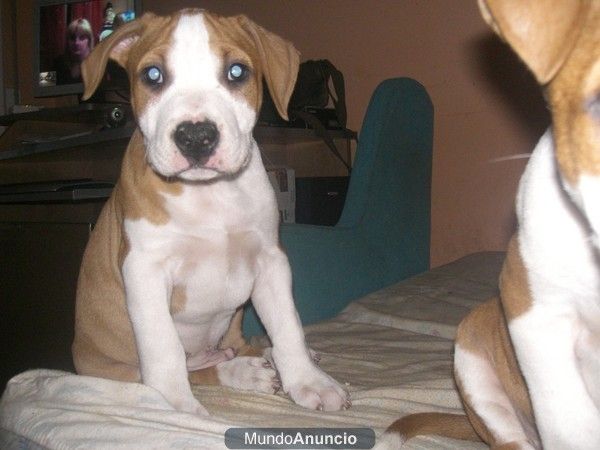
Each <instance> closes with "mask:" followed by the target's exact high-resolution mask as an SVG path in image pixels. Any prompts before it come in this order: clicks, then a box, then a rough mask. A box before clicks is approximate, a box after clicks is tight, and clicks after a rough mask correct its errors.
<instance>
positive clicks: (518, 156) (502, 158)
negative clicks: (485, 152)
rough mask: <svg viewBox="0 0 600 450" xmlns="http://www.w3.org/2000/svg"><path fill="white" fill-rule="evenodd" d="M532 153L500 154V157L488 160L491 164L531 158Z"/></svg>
mask: <svg viewBox="0 0 600 450" xmlns="http://www.w3.org/2000/svg"><path fill="white" fill-rule="evenodd" d="M530 156H531V153H517V154H516V155H508V156H500V157H499V158H492V159H490V160H489V161H488V163H489V164H495V163H499V162H505V161H513V160H515V159H529V157H530Z"/></svg>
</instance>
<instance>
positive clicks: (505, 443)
mask: <svg viewBox="0 0 600 450" xmlns="http://www.w3.org/2000/svg"><path fill="white" fill-rule="evenodd" d="M497 320H503V316H502V312H501V309H500V303H499V300H498V299H492V300H490V301H488V302H486V303H484V304H482V305H480V306H479V307H477V308H476V309H475V310H473V311H472V312H471V314H470V315H469V316H467V317H466V318H465V319H464V320H463V322H462V323H461V324H460V326H459V329H458V331H457V341H456V342H457V343H456V346H455V352H454V376H455V379H456V384H457V386H458V389H459V390H460V393H461V397H462V399H463V403H464V407H465V410H466V412H467V415H468V416H469V420H470V422H471V424H472V425H473V427H474V428H475V430H476V432H477V434H479V436H481V437H482V438H483V440H484V441H485V442H486V443H488V444H489V445H490V447H491V448H493V449H500V448H502V449H523V450H525V449H536V448H541V446H540V444H539V439H538V437H537V433H536V432H535V428H534V426H533V418H532V413H531V406H530V404H529V403H528V397H527V392H526V391H525V384H524V381H523V380H522V378H521V379H520V380H518V379H516V378H515V377H514V376H513V377H511V376H510V375H509V373H511V370H512V369H510V367H515V366H513V364H514V365H516V359H515V358H514V353H511V352H509V353H506V351H504V350H505V349H509V350H510V349H512V346H511V345H510V339H509V337H508V333H507V332H506V327H504V326H498V325H497V324H495V325H494V324H493V322H494V321H497ZM479 330H484V332H480V331H479ZM492 330H494V331H498V332H497V333H494V332H493V331H492ZM500 342H503V344H504V345H501V344H500ZM499 371H500V372H502V377H499V375H498V372H499ZM517 371H518V369H517ZM501 378H502V379H503V380H506V383H510V386H508V385H504V384H503V382H502V380H501ZM509 392H510V394H509Z"/></svg>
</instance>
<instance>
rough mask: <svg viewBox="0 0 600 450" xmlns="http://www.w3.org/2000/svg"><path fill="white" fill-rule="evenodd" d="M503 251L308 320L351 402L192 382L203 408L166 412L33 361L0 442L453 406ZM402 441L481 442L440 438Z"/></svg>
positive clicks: (1, 414) (456, 407)
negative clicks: (474, 324) (324, 402)
mask: <svg viewBox="0 0 600 450" xmlns="http://www.w3.org/2000/svg"><path fill="white" fill-rule="evenodd" d="M502 258H503V254H501V253H491V252H487V253H478V254H474V255H470V256H467V257H465V258H463V259H461V260H459V261H456V262H454V263H452V264H449V265H446V266H443V267H440V268H437V269H434V270H432V271H430V272H427V273H425V274H422V275H419V276H416V277H414V278H412V279H410V280H407V281H404V282H401V283H399V284H396V285H394V286H391V287H388V288H386V289H383V290H381V291H379V292H376V293H373V294H371V295H368V296H366V297H364V298H362V299H360V300H357V301H356V302H354V303H352V304H350V305H349V306H348V307H347V308H346V309H345V310H344V311H343V312H342V313H341V314H339V315H338V316H337V317H336V318H334V319H332V320H328V321H326V322H322V323H319V324H316V325H311V326H307V327H306V336H307V339H308V341H309V344H310V346H311V347H312V348H313V349H315V350H316V351H318V352H319V353H320V354H321V357H322V358H321V366H322V367H324V368H325V370H326V371H327V372H328V373H330V374H331V375H332V376H334V377H335V378H336V379H337V380H339V381H340V382H342V383H345V384H346V386H347V387H348V389H349V390H350V392H351V395H352V403H353V406H352V408H351V409H350V410H348V411H341V412H335V413H324V412H318V411H309V410H306V409H303V408H301V407H299V406H297V405H295V404H293V403H292V402H291V401H290V400H289V399H288V398H287V397H286V396H285V395H263V394H253V393H248V392H240V391H235V390H232V389H227V388H223V387H196V388H195V389H194V392H195V394H196V396H197V397H198V399H199V400H200V401H201V402H202V404H203V405H204V406H205V407H206V408H207V409H208V410H209V412H210V414H211V416H210V417H208V418H207V417H198V416H193V415H189V414H185V413H179V412H176V411H173V410H172V409H171V408H170V407H169V405H168V404H167V403H166V402H165V400H164V399H163V398H162V397H161V395H160V394H159V393H158V392H156V391H154V390H153V389H151V388H149V387H146V386H143V385H141V384H129V383H119V382H114V381H108V380H101V379H96V378H91V377H82V376H77V375H73V374H69V373H64V372H56V371H47V370H34V371H29V372H25V373H23V374H20V375H18V376H17V377H15V378H13V379H12V380H11V381H10V383H9V384H8V386H7V389H6V391H5V392H4V394H3V396H2V399H1V401H0V433H1V436H0V448H20V449H28V448H29V449H38V448H53V449H55V448H56V449H73V448H93V449H111V450H115V449H132V448H136V449H137V448H140V449H153V448H157V449H167V448H168V449H180V448H186V449H188V448H189V449H216V448H225V444H224V439H223V436H224V433H225V431H226V430H227V429H228V428H230V427H369V428H372V429H373V430H374V431H375V433H376V434H377V435H379V434H381V433H382V432H383V430H384V429H385V427H386V426H387V425H389V424H390V423H391V422H392V421H394V420H395V419H396V418H398V417H399V416H401V415H404V414H407V413H412V412H420V411H433V410H436V411H448V412H455V413H458V412H461V411H462V409H461V405H460V400H459V398H458V395H457V393H456V390H455V387H454V383H453V380H452V373H451V370H452V348H453V347H452V345H453V342H452V339H453V337H454V333H455V329H456V325H457V324H458V322H459V321H460V319H461V318H462V317H463V316H464V315H465V314H466V313H467V311H468V310H469V309H470V308H472V307H473V306H474V305H476V304H477V303H479V302H481V301H483V300H485V299H486V298H488V297H490V296H492V295H495V293H496V292H497V276H498V273H499V270H500V266H501V263H502ZM405 448H408V449H423V448H427V449H442V448H444V449H445V448H457V449H470V448H485V447H484V446H483V445H482V444H478V443H466V442H460V441H452V440H449V439H443V438H440V437H424V438H421V437H419V438H416V439H413V440H411V441H409V443H408V444H407V445H406V446H405Z"/></svg>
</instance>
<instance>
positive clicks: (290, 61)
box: [236, 16, 300, 120]
mask: <svg viewBox="0 0 600 450" xmlns="http://www.w3.org/2000/svg"><path fill="white" fill-rule="evenodd" d="M236 19H237V20H238V22H239V24H240V26H241V27H242V28H243V29H244V30H246V32H248V33H249V35H250V36H251V37H252V39H253V40H254V44H255V45H256V49H257V51H258V55H259V58H260V62H261V65H262V69H263V76H264V78H265V80H266V82H267V87H268V88H269V92H270V93H271V97H272V98H273V103H274V104H275V107H276V108H277V112H278V113H279V115H280V116H281V117H283V118H284V119H285V120H288V111H287V110H288V103H289V101H290V97H291V96H292V92H293V91H294V86H295V85H296V78H297V77H298V66H299V64H300V54H299V52H298V50H296V49H295V48H294V46H293V45H292V44H291V43H290V42H288V41H286V40H285V39H282V38H280V37H279V36H277V35H275V34H273V33H271V32H269V31H267V30H265V29H264V28H262V27H261V26H259V25H257V24H256V23H254V22H252V21H251V20H250V19H248V18H247V17H245V16H237V17H236Z"/></svg>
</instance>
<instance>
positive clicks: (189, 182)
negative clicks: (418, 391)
mask: <svg viewBox="0 0 600 450" xmlns="http://www.w3.org/2000/svg"><path fill="white" fill-rule="evenodd" d="M109 58H110V59H113V60H114V61H116V62H117V63H118V64H119V65H121V66H122V67H124V68H125V69H126V70H127V72H128V75H129V80H130V85H131V104H132V107H133V110H134V113H135V118H136V121H137V125H138V127H137V129H136V130H135V132H134V135H133V137H132V139H131V141H130V143H129V146H128V147H127V150H126V152H125V156H124V160H123V165H122V169H121V175H120V178H119V181H118V183H117V185H116V186H115V189H114V191H113V194H112V196H111V197H110V199H109V200H108V202H107V203H106V205H105V207H104V209H103V210H102V213H101V214H100V217H99V219H98V222H97V225H96V227H95V229H94V231H93V233H92V235H91V238H90V241H89V243H88V246H87V248H86V251H85V254H84V257H83V263H82V266H81V272H80V276H79V283H78V289H77V307H76V327H75V328H76V329H75V339H74V343H73V357H74V362H75V367H76V369H77V371H78V373H80V374H85V375H93V376H99V377H105V378H111V379H116V380H126V381H138V382H139V381H141V382H143V383H144V384H146V385H148V386H151V387H153V388H155V389H157V390H158V391H160V392H161V394H162V395H163V396H164V397H165V398H166V399H167V400H168V401H169V403H170V404H171V405H172V406H173V407H174V408H176V409H178V410H181V411H187V412H192V413H201V414H202V413H206V410H205V409H204V407H203V406H202V405H201V404H200V403H199V402H198V401H197V400H196V399H195V398H194V396H193V394H192V390H191V386H190V382H191V383H220V384H223V385H227V386H231V387H235V388H240V389H247V390H255V391H260V392H274V391H276V390H277V389H278V388H279V387H280V386H281V387H282V388H283V390H284V391H285V392H286V393H288V394H289V396H290V397H291V398H292V399H293V400H294V401H295V402H296V403H298V404H300V405H302V406H305V407H307V408H314V409H323V410H339V409H342V408H347V407H348V406H349V405H350V403H349V398H348V393H347V392H346V391H345V390H344V389H343V388H342V387H341V386H340V385H339V384H338V383H337V382H336V381H335V380H333V379H332V378H331V377H330V376H328V375H327V374H325V373H324V372H323V371H322V370H321V369H320V368H319V367H318V366H317V365H316V364H315V363H314V361H313V360H312V358H311V353H310V350H309V348H308V347H307V345H306V342H305V338H304V334H303V331H302V328H301V323H300V320H299V317H298V314H297V312H296V309H295V307H294V300H293V298H292V280H291V273H290V266H289V263H288V260H287V257H286V255H285V254H284V252H283V251H282V249H281V247H280V244H279V237H278V236H279V235H278V226H279V215H278V210H277V204H276V200H275V194H274V192H273V190H272V188H271V185H270V183H269V180H268V178H267V174H266V172H265V169H264V167H263V165H262V162H261V156H260V153H259V149H258V147H257V145H256V142H255V140H254V138H253V136H252V130H253V127H254V125H255V123H256V120H257V114H258V111H259V108H260V105H261V100H262V79H263V77H264V79H265V80H266V83H267V85H268V88H269V90H270V92H271V95H272V97H273V99H274V102H275V105H276V107H277V109H278V111H279V113H280V114H281V115H282V116H283V117H284V118H287V104H288V101H289V98H290V95H291V93H292V91H293V88H294V84H295V80H296V74H297V71H298V63H299V57H298V53H297V51H296V50H295V49H294V47H293V46H292V45H291V44H290V43H288V42H287V41H285V40H283V39H281V38H279V37H278V36H275V35H274V34H272V33H270V32H268V31H266V30H264V29H263V28H261V27H259V26H258V25H256V24H254V23H253V22H252V21H250V20H249V19H247V18H246V17H244V16H237V17H229V18H224V17H219V16H216V15H213V14H210V13H208V12H205V11H202V10H198V9H187V10H183V11H181V12H178V13H176V14H173V15H169V16H164V17H161V16H156V15H153V14H150V13H147V14H145V15H143V16H142V17H141V18H140V19H138V20H136V21H134V22H131V23H128V24H126V25H124V26H122V27H121V28H119V29H118V30H117V31H115V32H114V33H113V34H112V35H111V36H110V38H108V39H107V40H105V41H103V42H102V43H100V44H99V45H98V46H97V47H96V48H95V49H94V51H93V53H92V54H91V55H90V56H89V58H88V59H87V60H86V61H85V63H84V64H83V69H82V72H83V77H84V82H85V97H89V96H90V95H92V93H93V92H94V90H95V89H96V88H97V86H98V84H99V83H100V80H101V79H102V77H103V72H104V68H105V67H106V64H107V61H108V59H109ZM250 297H251V298H252V302H253V304H254V306H255V307H256V310H257V311H258V314H259V315H260V317H261V319H262V322H263V324H264V325H265V327H266V329H267V331H268V333H269V336H270V338H271V341H272V343H273V347H272V349H268V352H269V358H272V361H273V362H274V365H275V367H272V365H271V364H270V363H269V361H267V359H265V358H264V356H263V355H262V354H260V353H259V352H257V351H254V350H253V349H251V348H250V347H249V346H248V345H246V343H245V341H244V339H243V337H242V334H241V319H242V316H241V314H242V311H241V307H242V305H243V304H244V303H245V302H246V301H247V300H248V299H249V298H250ZM276 370H277V372H276ZM277 373H278V375H279V378H278V377H277Z"/></svg>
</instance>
